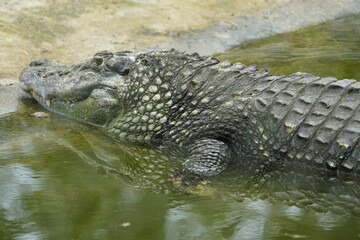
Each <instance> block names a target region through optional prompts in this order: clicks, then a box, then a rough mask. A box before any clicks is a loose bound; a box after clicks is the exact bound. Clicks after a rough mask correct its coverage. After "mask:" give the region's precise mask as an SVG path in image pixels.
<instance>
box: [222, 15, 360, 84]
mask: <svg viewBox="0 0 360 240" xmlns="http://www.w3.org/2000/svg"><path fill="white" fill-rule="evenodd" d="M216 57H218V58H219V59H221V60H229V61H232V62H241V63H244V64H257V65H258V67H259V68H265V69H268V70H269V71H270V72H271V73H273V74H291V73H293V72H309V73H313V74H315V75H319V76H323V77H326V76H334V77H336V78H339V79H343V78H352V79H357V80H360V16H359V15H354V16H350V17H347V18H342V19H338V20H334V21H330V22H327V23H325V24H321V25H317V26H313V27H308V28H304V29H301V30H298V31H294V32H290V33H285V34H279V35H275V36H272V37H268V38H264V39H259V40H255V41H251V42H247V43H244V44H241V45H240V46H237V47H234V48H232V49H229V50H228V51H226V52H225V53H219V54H216Z"/></svg>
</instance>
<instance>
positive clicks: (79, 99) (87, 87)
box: [19, 51, 136, 126]
mask: <svg viewBox="0 0 360 240" xmlns="http://www.w3.org/2000/svg"><path fill="white" fill-rule="evenodd" d="M135 58H136V54H134V53H131V52H128V51H124V52H117V53H110V52H106V51H103V52H99V53H97V54H95V56H94V57H93V58H91V59H89V60H87V61H85V62H83V63H80V64H76V65H71V66H67V65H63V64H59V63H55V62H52V61H50V60H49V59H40V60H37V61H33V62H31V63H30V65H29V66H28V67H27V68H25V69H24V70H23V71H22V73H21V74H20V78H19V80H20V87H21V88H22V90H24V91H25V92H27V93H28V95H30V96H31V97H33V98H35V100H36V101H38V102H39V103H40V104H41V105H42V106H43V107H44V108H46V109H48V110H50V111H52V112H55V113H58V114H61V115H66V116H69V117H71V118H74V119H77V120H80V121H84V122H86V123H89V124H94V125H100V126H103V125H106V124H107V123H108V122H109V121H110V120H111V119H112V118H114V117H115V116H117V115H119V114H121V112H122V111H123V108H124V106H123V104H124V102H122V101H120V100H121V99H120V98H121V97H123V96H124V93H126V85H125V78H126V75H128V73H129V71H130V67H131V64H132V63H133V62H134V61H135Z"/></svg>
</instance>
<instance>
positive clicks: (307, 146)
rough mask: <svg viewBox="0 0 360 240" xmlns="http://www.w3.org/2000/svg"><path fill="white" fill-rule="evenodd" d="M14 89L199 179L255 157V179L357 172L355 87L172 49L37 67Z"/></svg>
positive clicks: (358, 101) (359, 102) (359, 125)
mask: <svg viewBox="0 0 360 240" xmlns="http://www.w3.org/2000/svg"><path fill="white" fill-rule="evenodd" d="M20 86H21V88H22V89H23V90H24V91H25V92H27V93H29V94H30V95H31V96H32V97H34V98H35V99H36V100H37V101H38V102H39V103H40V104H41V105H43V106H44V107H45V108H47V109H49V110H50V111H53V112H56V113H59V114H62V115H66V116H69V117H72V118H74V119H77V120H80V121H83V122H86V123H89V124H93V125H97V126H100V127H102V128H103V130H104V131H105V132H106V133H107V134H108V135H110V136H111V137H112V138H114V139H116V140H119V141H127V142H134V143H139V144H146V145H150V146H160V147H162V148H167V149H169V150H170V151H172V152H174V153H178V154H179V155H181V156H185V158H186V159H187V160H186V161H185V162H184V164H183V167H184V171H185V172H189V173H194V174H196V175H201V176H212V175H216V174H218V173H220V172H221V171H222V170H224V169H225V168H226V166H227V165H228V163H229V162H231V161H238V162H241V161H242V159H245V158H246V159H249V158H250V159H251V158H252V157H253V158H254V159H255V158H256V159H261V161H259V164H258V165H257V166H255V168H256V169H255V170H256V171H257V172H259V171H262V170H263V169H264V167H266V166H268V165H271V166H273V165H274V166H275V165H276V166H282V167H284V166H286V165H292V166H299V167H300V166H305V167H311V168H318V169H320V170H323V171H325V172H326V171H329V172H333V173H349V174H351V175H353V174H354V175H356V174H358V173H359V170H360V168H359V165H360V161H359V160H360V153H359V141H360V111H359V106H360V83H358V82H356V81H355V80H349V79H344V80H337V79H336V78H332V77H325V78H322V77H317V76H314V75H311V74H306V73H295V74H292V75H289V76H282V75H272V74H270V73H269V72H267V71H265V70H263V71H259V70H258V69H257V68H256V67H255V66H254V65H250V66H245V65H243V64H239V63H237V64H231V63H229V62H219V61H218V60H217V59H214V58H205V57H201V56H199V55H197V54H192V55H190V54H187V53H180V52H177V51H175V50H171V51H159V52H149V53H142V54H138V53H131V52H118V53H109V52H100V53H97V54H95V56H94V57H93V58H91V59H89V60H87V61H85V62H83V63H80V64H77V65H72V66H66V65H62V64H57V63H54V62H51V61H50V60H46V59H42V60H38V61H34V62H32V63H31V64H30V66H29V67H27V68H26V69H25V70H24V71H23V72H22V73H21V76H20ZM249 166H250V165H249ZM251 166H252V168H253V167H254V165H253V164H251ZM243 167H244V168H246V164H245V163H244V165H243ZM252 170H254V169H252Z"/></svg>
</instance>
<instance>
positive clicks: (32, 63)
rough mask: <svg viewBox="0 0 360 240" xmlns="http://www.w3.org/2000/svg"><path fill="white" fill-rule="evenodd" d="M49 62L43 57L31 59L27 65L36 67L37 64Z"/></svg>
mask: <svg viewBox="0 0 360 240" xmlns="http://www.w3.org/2000/svg"><path fill="white" fill-rule="evenodd" d="M48 62H49V59H46V58H43V59H39V60H35V61H32V62H31V63H30V64H29V66H30V67H38V66H42V65H44V64H46V63H48Z"/></svg>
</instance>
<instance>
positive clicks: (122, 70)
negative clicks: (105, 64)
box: [111, 61, 130, 75]
mask: <svg viewBox="0 0 360 240" xmlns="http://www.w3.org/2000/svg"><path fill="white" fill-rule="evenodd" d="M111 68H112V69H113V70H114V71H115V72H117V73H118V74H120V75H126V74H128V73H129V71H130V68H129V64H128V62H127V61H119V62H116V63H114V65H113V66H112V67H111Z"/></svg>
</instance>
